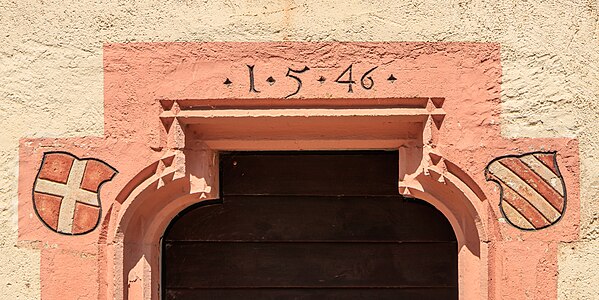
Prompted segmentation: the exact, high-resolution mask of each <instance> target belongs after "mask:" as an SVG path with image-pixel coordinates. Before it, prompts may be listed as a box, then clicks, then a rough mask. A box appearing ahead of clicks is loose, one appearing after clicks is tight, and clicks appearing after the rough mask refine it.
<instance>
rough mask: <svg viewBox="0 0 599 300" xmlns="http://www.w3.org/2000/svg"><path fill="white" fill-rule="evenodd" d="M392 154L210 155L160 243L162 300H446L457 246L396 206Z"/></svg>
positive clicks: (428, 208) (435, 215) (427, 221)
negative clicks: (211, 185)
mask: <svg viewBox="0 0 599 300" xmlns="http://www.w3.org/2000/svg"><path fill="white" fill-rule="evenodd" d="M398 159H399V158H398V153H397V151H320V152H232V153H222V154H221V155H220V181H221V184H220V185H221V197H220V199H219V200H214V201H205V202H202V203H199V204H197V205H194V206H192V207H190V208H188V209H186V210H185V211H183V212H181V213H180V214H179V215H178V216H177V217H176V218H174V219H173V221H172V223H171V224H170V226H169V227H168V228H167V230H166V232H165V235H164V237H163V240H162V262H163V264H162V293H163V299H243V298H250V299H308V298H309V299H457V298H458V286H457V285H458V245H457V242H456V236H455V234H454V232H453V229H452V226H451V224H450V222H449V221H448V220H447V219H446V218H445V216H444V215H443V214H442V213H441V212H439V211H438V210H436V209H435V208H434V207H433V206H432V205H430V204H428V203H427V202H424V201H421V200H417V199H411V198H405V197H402V196H400V195H399V194H398V189H397V182H398V178H397V177H398Z"/></svg>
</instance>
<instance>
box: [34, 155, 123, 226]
mask: <svg viewBox="0 0 599 300" xmlns="http://www.w3.org/2000/svg"><path fill="white" fill-rule="evenodd" d="M115 174H116V170H115V169H114V168H112V167H111V166H109V165H108V164H106V163H105V162H103V161H100V160H97V159H93V158H88V159H79V158H77V157H76V156H74V155H72V154H70V153H66V152H49V153H44V158H43V160H42V163H41V166H40V169H39V172H38V175H37V178H36V179H35V183H34V186H33V206H34V209H35V211H36V213H37V215H38V216H39V218H40V219H41V220H42V222H43V223H44V224H46V225H47V226H48V228H50V229H52V230H54V231H56V232H58V233H62V234H69V235H78V234H84V233H88V232H90V231H92V230H94V229H95V228H96V226H97V225H98V223H99V221H100V216H101V209H102V206H101V202H100V187H101V186H102V184H103V183H104V182H107V181H109V180H111V179H112V177H113V176H114V175H115Z"/></svg>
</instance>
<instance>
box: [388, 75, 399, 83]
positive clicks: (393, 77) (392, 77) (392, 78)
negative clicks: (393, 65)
mask: <svg viewBox="0 0 599 300" xmlns="http://www.w3.org/2000/svg"><path fill="white" fill-rule="evenodd" d="M387 80H389V81H391V83H394V82H395V80H397V78H395V76H393V74H391V75H389V78H387Z"/></svg>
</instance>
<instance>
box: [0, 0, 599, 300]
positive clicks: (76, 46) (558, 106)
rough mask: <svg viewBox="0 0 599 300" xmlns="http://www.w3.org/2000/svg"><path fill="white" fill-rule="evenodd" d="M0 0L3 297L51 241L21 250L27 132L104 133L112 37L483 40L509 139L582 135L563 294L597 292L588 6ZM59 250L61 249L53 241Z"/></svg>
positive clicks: (598, 70) (597, 136) (597, 81)
mask: <svg viewBox="0 0 599 300" xmlns="http://www.w3.org/2000/svg"><path fill="white" fill-rule="evenodd" d="M49 2H51V1H32V0H26V1H7V0H0V124H1V126H0V128H2V133H1V134H0V221H1V224H0V266H2V267H0V295H5V296H4V297H5V299H36V298H39V296H40V283H39V259H40V254H39V250H37V249H38V248H39V245H35V244H22V243H19V244H17V242H16V241H17V238H16V230H17V228H16V224H17V218H18V216H17V212H16V201H17V176H18V174H17V164H18V162H17V146H18V139H19V138H21V137H53V136H63V137H65V136H87V135H101V134H102V130H103V129H102V123H103V119H102V118H103V110H102V100H103V90H102V84H103V83H102V76H103V74H102V44H103V43H105V42H133V41H144V42H150V41H481V42H496V43H500V44H501V47H502V52H501V55H502V65H503V85H502V87H503V90H502V100H503V103H504V105H503V109H504V113H503V118H502V122H503V133H504V135H506V136H509V137H558V136H568V137H578V138H579V139H580V141H581V143H580V151H581V154H580V155H581V156H580V158H581V163H582V173H581V174H580V177H581V189H582V190H581V196H582V198H581V201H582V203H581V227H580V230H581V237H582V239H581V241H580V242H577V243H572V244H566V245H562V246H561V249H560V258H559V270H560V274H559V295H560V299H593V297H594V296H596V295H597V294H599V285H597V282H599V268H596V267H593V266H597V265H599V256H597V255H596V253H597V250H599V201H597V200H596V199H598V198H599V170H598V169H597V168H596V165H597V164H598V163H599V162H598V160H599V145H598V140H599V126H598V125H597V120H599V38H598V35H599V12H598V5H599V4H598V2H597V1H595V0H589V1H565V0H556V1H538V0H533V1H512V0H509V1H508V0H504V1H466V0H463V1H433V0H422V1H395V0H394V1H390V0H388V1H352V0H344V1H299V0H298V1H292V0H287V1H279V0H277V1H275V0H273V1H266V0H253V1H235V0H228V1H207V0H205V1H160V2H158V1H156V2H154V3H151V2H149V1H145V2H144V3H138V4H133V3H130V2H133V1H119V2H116V1H115V2H106V1H71V2H67V1H54V2H55V3H49ZM42 247H52V245H42Z"/></svg>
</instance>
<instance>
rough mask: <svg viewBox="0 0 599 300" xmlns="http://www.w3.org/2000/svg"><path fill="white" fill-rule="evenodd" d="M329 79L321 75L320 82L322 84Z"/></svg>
mask: <svg viewBox="0 0 599 300" xmlns="http://www.w3.org/2000/svg"><path fill="white" fill-rule="evenodd" d="M326 80H327V79H326V78H324V77H323V76H320V78H318V82H320V83H321V84H323V83H324V82H325V81H326Z"/></svg>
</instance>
